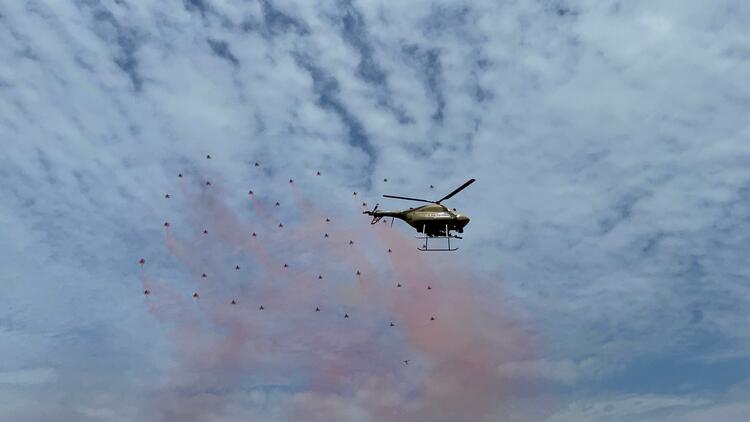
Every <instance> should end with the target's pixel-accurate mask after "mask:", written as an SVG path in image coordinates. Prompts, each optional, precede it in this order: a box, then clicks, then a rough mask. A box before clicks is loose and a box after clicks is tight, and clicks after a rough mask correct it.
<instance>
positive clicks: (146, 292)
mask: <svg viewBox="0 0 750 422" xmlns="http://www.w3.org/2000/svg"><path fill="white" fill-rule="evenodd" d="M143 294H144V295H146V296H148V295H150V294H151V290H149V289H146V290H144V291H143Z"/></svg>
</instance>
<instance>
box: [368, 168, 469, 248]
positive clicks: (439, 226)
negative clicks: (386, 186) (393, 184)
mask: <svg viewBox="0 0 750 422" xmlns="http://www.w3.org/2000/svg"><path fill="white" fill-rule="evenodd" d="M474 180H475V179H471V180H469V181H467V182H466V183H464V184H463V185H461V186H459V187H458V188H456V190H454V191H453V192H451V193H449V194H448V195H445V196H444V197H442V198H441V199H439V200H437V201H428V200H426V199H419V198H409V197H405V196H395V195H383V197H385V198H393V199H404V200H407V201H418V202H427V203H428V205H422V206H421V207H417V208H409V209H408V210H403V211H378V205H379V204H375V207H374V208H373V209H372V211H363V212H362V214H367V215H370V216H372V221H371V222H370V224H375V223H377V222H378V221H380V220H381V219H382V218H383V217H391V226H393V221H394V220H395V219H397V218H398V219H399V220H404V221H405V222H406V223H407V224H408V225H410V226H412V227H414V228H415V229H417V232H418V233H423V234H424V235H423V236H417V239H423V240H424V245H423V246H422V247H418V248H417V249H419V250H420V251H455V250H458V248H457V247H456V248H451V238H454V239H461V237H460V236H456V235H455V234H452V233H451V231H456V232H458V233H463V231H464V227H466V225H467V224H469V217H467V216H466V215H463V214H460V213H459V212H457V211H456V209H455V208H453V209H451V208H448V207H446V206H445V205H443V204H441V202H443V201H445V200H446V199H450V198H451V197H453V196H454V195H455V194H457V193H459V192H461V191H462V190H464V189H465V188H466V187H467V186H469V185H470V184H472V183H474ZM430 238H439V239H447V240H448V247H447V248H429V247H428V244H427V240H428V239H430Z"/></svg>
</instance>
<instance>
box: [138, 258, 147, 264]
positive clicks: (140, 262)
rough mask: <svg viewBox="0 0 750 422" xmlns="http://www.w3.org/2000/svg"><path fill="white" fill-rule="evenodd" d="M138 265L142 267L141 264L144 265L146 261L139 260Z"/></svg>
mask: <svg viewBox="0 0 750 422" xmlns="http://www.w3.org/2000/svg"><path fill="white" fill-rule="evenodd" d="M138 263H139V264H141V265H143V264H145V263H146V260H145V259H143V258H141V260H140V261H138Z"/></svg>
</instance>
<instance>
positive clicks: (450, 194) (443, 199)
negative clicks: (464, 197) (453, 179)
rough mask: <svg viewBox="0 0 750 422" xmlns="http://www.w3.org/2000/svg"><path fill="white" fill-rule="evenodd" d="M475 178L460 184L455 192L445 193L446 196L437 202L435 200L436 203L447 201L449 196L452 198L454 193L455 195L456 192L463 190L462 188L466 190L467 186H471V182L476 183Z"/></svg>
mask: <svg viewBox="0 0 750 422" xmlns="http://www.w3.org/2000/svg"><path fill="white" fill-rule="evenodd" d="M474 180H475V179H471V180H469V181H468V182H466V183H464V184H463V185H461V186H459V187H458V188H456V190H454V191H453V192H451V193H449V194H448V195H445V196H444V197H443V198H442V199H441V200H439V201H437V202H435V203H436V204H439V203H441V202H443V201H445V200H446V199H449V198H451V197H452V196H453V195H455V194H457V193H459V192H461V191H462V190H464V189H465V188H466V187H467V186H469V185H470V184H472V183H474Z"/></svg>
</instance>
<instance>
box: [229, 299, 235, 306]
mask: <svg viewBox="0 0 750 422" xmlns="http://www.w3.org/2000/svg"><path fill="white" fill-rule="evenodd" d="M229 303H231V304H232V305H236V304H237V301H236V300H234V299H232V301H231V302H229Z"/></svg>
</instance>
